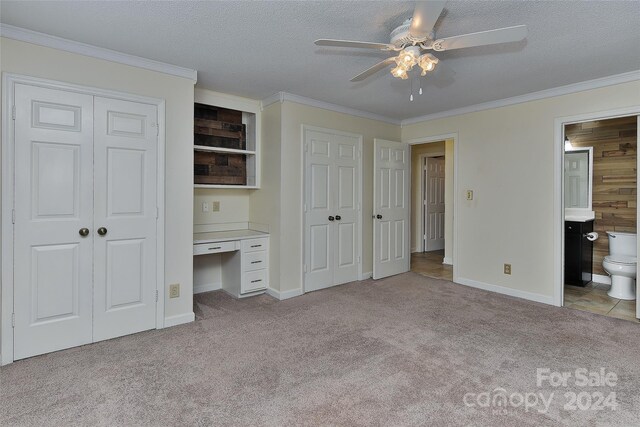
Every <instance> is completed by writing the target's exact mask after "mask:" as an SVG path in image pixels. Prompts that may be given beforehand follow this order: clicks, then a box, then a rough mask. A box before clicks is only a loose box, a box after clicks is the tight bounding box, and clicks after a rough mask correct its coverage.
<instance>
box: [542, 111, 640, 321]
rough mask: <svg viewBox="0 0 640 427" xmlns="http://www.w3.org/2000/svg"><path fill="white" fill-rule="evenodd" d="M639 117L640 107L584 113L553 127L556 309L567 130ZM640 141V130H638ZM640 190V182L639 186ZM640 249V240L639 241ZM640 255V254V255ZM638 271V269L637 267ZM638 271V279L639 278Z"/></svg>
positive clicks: (560, 297) (560, 293) (560, 288)
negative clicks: (567, 128)
mask: <svg viewBox="0 0 640 427" xmlns="http://www.w3.org/2000/svg"><path fill="white" fill-rule="evenodd" d="M627 116H636V117H637V120H638V121H639V122H640V117H638V116H640V105H635V106H632V107H627V108H618V109H614V110H605V111H599V112H594V113H584V114H578V115H575V116H565V117H556V119H555V121H554V125H553V132H554V138H555V141H554V150H553V165H554V171H553V217H554V218H553V219H554V220H553V223H554V225H553V257H554V259H553V271H554V273H553V276H554V286H553V305H555V306H556V307H563V306H564V238H565V236H564V127H565V126H566V125H570V124H574V123H582V122H590V121H594V120H607V119H615V118H617V117H627ZM637 133H638V139H640V127H638V130H637ZM638 166H640V156H638V158H637V163H636V168H638ZM636 186H637V189H638V190H640V181H638V182H637V183H636ZM637 212H638V209H637V208H636V228H637V229H638V230H640V217H638V215H637ZM638 249H640V240H638ZM638 253H640V250H639V251H638ZM636 268H637V267H636ZM637 273H638V272H637V271H636V277H638V274H637ZM636 313H638V307H637V300H636Z"/></svg>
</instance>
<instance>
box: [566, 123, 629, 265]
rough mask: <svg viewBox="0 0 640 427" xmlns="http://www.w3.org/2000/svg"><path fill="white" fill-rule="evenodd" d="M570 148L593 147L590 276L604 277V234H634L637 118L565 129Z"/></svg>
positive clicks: (605, 249)
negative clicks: (591, 260) (593, 219)
mask: <svg viewBox="0 0 640 427" xmlns="http://www.w3.org/2000/svg"><path fill="white" fill-rule="evenodd" d="M565 135H567V136H568V137H569V141H570V142H571V145H573V146H574V147H593V210H594V212H595V215H596V219H595V222H594V231H597V232H598V234H599V235H600V237H599V238H598V240H596V241H595V242H594V245H593V274H601V275H605V276H606V275H607V273H606V272H605V271H604V269H603V268H602V260H603V259H604V257H605V256H606V255H608V254H609V240H608V238H607V234H606V231H626V232H632V233H635V232H636V206H637V200H636V198H637V194H636V193H637V184H636V180H637V170H636V168H637V166H636V165H637V163H636V156H637V146H638V141H637V118H636V117H635V116H632V117H623V118H619V119H609V120H599V121H593V122H586V123H578V124H574V125H569V126H566V127H565Z"/></svg>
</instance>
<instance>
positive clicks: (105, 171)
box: [93, 97, 158, 341]
mask: <svg viewBox="0 0 640 427" xmlns="http://www.w3.org/2000/svg"><path fill="white" fill-rule="evenodd" d="M94 117H95V193H94V200H95V222H94V223H95V229H96V234H95V235H94V242H95V244H94V260H95V261H94V269H95V274H94V321H93V338H94V341H99V340H104V339H109V338H113V337H117V336H121V335H126V334H132V333H135V332H139V331H143V330H147V329H152V328H155V326H156V220H157V214H158V212H157V205H156V194H157V193H156V174H157V166H156V165H157V155H158V153H157V139H158V136H157V135H158V134H157V107H156V106H155V105H149V104H141V103H134V102H127V101H119V100H114V99H108V98H100V97H96V98H95V111H94Z"/></svg>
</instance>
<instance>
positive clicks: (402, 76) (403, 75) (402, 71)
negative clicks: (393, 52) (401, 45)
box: [391, 64, 409, 80]
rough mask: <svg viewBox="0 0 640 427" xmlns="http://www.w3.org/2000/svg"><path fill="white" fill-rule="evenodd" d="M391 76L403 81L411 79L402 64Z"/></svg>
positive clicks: (393, 70)
mask: <svg viewBox="0 0 640 427" xmlns="http://www.w3.org/2000/svg"><path fill="white" fill-rule="evenodd" d="M391 75H392V76H393V77H397V78H399V79H402V80H406V79H408V78H409V75H408V74H407V70H406V69H405V68H404V67H403V66H402V65H400V64H398V66H397V67H395V68H393V69H392V70H391Z"/></svg>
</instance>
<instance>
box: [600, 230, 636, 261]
mask: <svg viewBox="0 0 640 427" xmlns="http://www.w3.org/2000/svg"><path fill="white" fill-rule="evenodd" d="M607 235H608V236H609V254H611V255H627V256H632V257H635V256H637V255H638V245H637V241H636V239H637V236H636V235H635V234H633V233H620V232H618V231H607Z"/></svg>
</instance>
